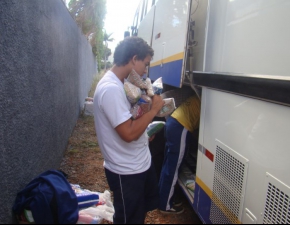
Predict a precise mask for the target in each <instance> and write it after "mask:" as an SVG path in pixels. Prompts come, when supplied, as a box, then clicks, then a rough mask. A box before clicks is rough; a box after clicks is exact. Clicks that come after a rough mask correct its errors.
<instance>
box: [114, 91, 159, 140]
mask: <svg viewBox="0 0 290 225" xmlns="http://www.w3.org/2000/svg"><path fill="white" fill-rule="evenodd" d="M163 106H164V101H163V99H162V98H161V97H160V96H159V95H154V96H153V98H152V107H151V110H150V111H149V112H148V113H145V114H144V115H143V116H141V117H140V118H139V119H137V120H131V119H129V120H127V121H126V122H124V123H122V124H120V125H119V126H117V127H116V128H115V129H116V131H117V133H118V134H119V136H120V137H121V138H122V139H123V140H124V141H126V142H132V141H134V140H137V139H138V138H139V137H140V136H141V135H142V134H143V133H144V131H145V130H146V128H147V126H148V125H149V124H150V123H151V122H152V120H153V118H154V117H155V116H156V114H157V113H158V112H159V111H160V110H161V108H162V107H163Z"/></svg>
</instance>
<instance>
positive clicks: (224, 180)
mask: <svg viewBox="0 0 290 225" xmlns="http://www.w3.org/2000/svg"><path fill="white" fill-rule="evenodd" d="M229 152H230V151H225V150H224V149H222V148H221V147H220V146H218V145H217V148H216V161H215V172H214V182H213V198H212V200H213V204H212V205H211V211H210V220H211V221H212V223H224V224H226V223H229V222H230V223H239V219H240V217H241V207H242V205H241V200H242V199H243V190H244V188H243V183H244V177H245V169H246V168H245V164H244V163H242V162H241V161H240V160H238V159H237V157H234V156H233V154H230V153H229ZM232 152H233V151H232Z"/></svg>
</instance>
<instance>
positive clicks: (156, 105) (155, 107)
mask: <svg viewBox="0 0 290 225" xmlns="http://www.w3.org/2000/svg"><path fill="white" fill-rule="evenodd" d="M164 104H165V103H164V101H163V99H162V98H161V96H160V95H154V96H153V97H152V106H151V110H152V111H154V113H155V115H156V114H157V113H158V112H159V111H160V110H161V109H162V107H163V106H164Z"/></svg>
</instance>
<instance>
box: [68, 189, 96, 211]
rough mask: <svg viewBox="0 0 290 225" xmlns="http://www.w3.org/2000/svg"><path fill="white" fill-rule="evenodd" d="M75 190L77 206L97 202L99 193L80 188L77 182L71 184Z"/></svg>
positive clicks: (82, 206)
mask: <svg viewBox="0 0 290 225" xmlns="http://www.w3.org/2000/svg"><path fill="white" fill-rule="evenodd" d="M71 186H72V189H73V190H74V191H75V193H76V196H77V200H78V206H79V208H88V207H90V206H93V205H97V204H98V203H99V194H98V193H96V192H91V191H89V190H85V189H82V188H80V186H79V185H77V184H71Z"/></svg>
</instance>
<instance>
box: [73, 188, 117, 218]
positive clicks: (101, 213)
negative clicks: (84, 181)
mask: <svg viewBox="0 0 290 225" xmlns="http://www.w3.org/2000/svg"><path fill="white" fill-rule="evenodd" d="M92 193H95V192H92ZM96 193H98V192H96ZM99 196H100V202H103V204H102V205H98V206H93V207H89V208H87V209H83V210H81V211H80V212H79V214H80V215H89V216H91V217H93V218H102V219H105V220H107V221H109V222H113V216H114V213H115V209H114V206H113V203H112V201H111V193H110V192H109V191H107V190H106V191H105V192H104V193H100V194H99Z"/></svg>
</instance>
